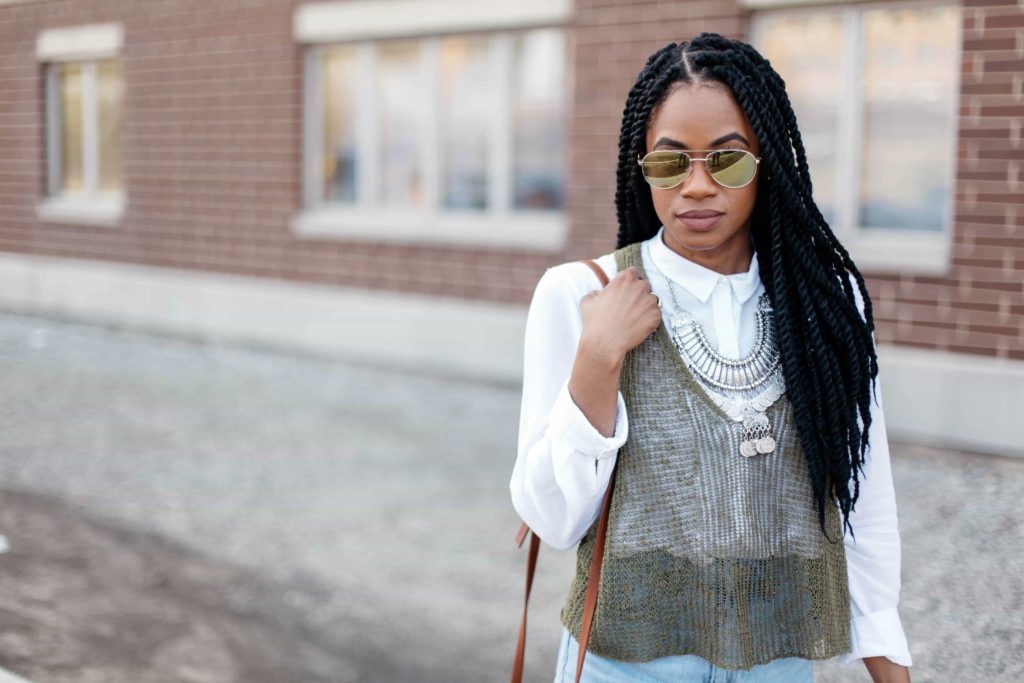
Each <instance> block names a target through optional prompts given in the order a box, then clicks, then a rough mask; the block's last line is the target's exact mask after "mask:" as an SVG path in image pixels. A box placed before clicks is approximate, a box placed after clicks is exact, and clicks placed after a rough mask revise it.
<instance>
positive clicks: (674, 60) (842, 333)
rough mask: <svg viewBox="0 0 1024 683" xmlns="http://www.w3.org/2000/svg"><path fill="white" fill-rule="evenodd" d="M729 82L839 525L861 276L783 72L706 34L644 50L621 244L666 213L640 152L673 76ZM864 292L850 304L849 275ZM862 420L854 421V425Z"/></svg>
mask: <svg viewBox="0 0 1024 683" xmlns="http://www.w3.org/2000/svg"><path fill="white" fill-rule="evenodd" d="M708 81H710V82H716V83H719V84H722V85H725V86H726V87H727V88H728V89H729V90H730V91H731V92H732V94H733V96H734V98H735V99H736V101H737V102H738V104H739V106H740V108H741V109H742V110H743V112H744V113H745V114H746V116H747V119H748V120H749V121H750V124H751V127H752V128H753V130H754V133H755V134H756V135H757V139H758V141H759V143H760V148H761V149H760V151H761V159H762V160H761V173H760V174H759V176H758V179H757V182H758V187H757V199H756V201H755V203H754V207H753V210H752V215H751V233H752V236H753V242H754V249H755V250H756V251H757V258H758V262H759V264H760V275H761V280H762V281H763V283H764V287H765V291H766V293H767V295H768V298H769V300H770V301H771V304H772V307H773V308H774V311H775V323H776V337H777V339H778V342H779V347H780V355H781V361H782V371H783V376H784V378H785V382H786V394H787V397H788V399H789V401H790V403H791V404H792V406H793V414H794V418H795V421H796V425H797V429H798V432H799V434H800V440H801V444H802V445H803V451H804V456H805V459H806V461H807V466H808V469H809V474H810V478H811V482H812V487H813V491H814V503H815V508H816V510H817V512H818V521H819V524H820V525H821V528H822V531H824V532H825V533H826V535H827V530H826V529H825V504H826V502H828V501H830V500H831V499H833V498H834V499H835V501H836V502H837V503H838V506H839V509H840V510H841V511H842V516H843V525H844V528H849V529H850V531H851V533H852V531H853V530H852V527H850V522H849V513H850V511H851V510H852V509H853V507H854V504H855V503H856V501H857V497H858V494H859V489H860V478H859V477H858V476H857V470H858V469H860V470H861V473H863V464H864V454H865V452H866V451H867V448H868V428H869V426H870V424H871V413H870V403H869V401H870V400H871V396H872V390H873V388H874V383H875V378H876V377H877V374H878V361H877V358H876V356H875V349H874V340H873V337H872V335H873V333H874V329H875V327H874V318H873V316H872V310H871V299H870V298H869V296H868V292H867V288H866V286H865V284H864V278H863V277H862V276H861V274H860V271H859V270H858V269H857V267H856V266H855V265H854V263H853V261H852V260H851V259H850V256H849V254H848V253H847V251H846V249H844V248H843V246H842V245H841V244H840V243H839V240H838V239H836V236H835V234H833V232H832V230H831V228H829V225H828V223H827V222H826V221H825V219H824V218H823V217H822V215H821V212H820V211H819V210H818V207H817V206H816V205H815V203H814V200H813V199H812V198H811V177H810V174H809V172H808V167H807V158H806V155H805V153H804V146H803V142H802V140H801V138H800V132H799V131H798V130H797V122H796V116H795V115H794V113H793V108H792V107H791V106H790V102H789V97H788V96H787V95H786V90H785V84H784V82H783V80H782V78H781V77H780V76H779V74H778V73H776V71H775V70H774V69H773V68H772V67H771V65H770V64H769V62H768V60H767V59H765V58H764V57H763V56H762V55H761V54H760V53H758V51H757V50H755V49H754V48H753V47H752V46H750V45H748V44H746V43H744V42H741V41H738V40H729V39H727V38H724V37H723V36H721V35H719V34H717V33H708V32H703V33H701V34H700V35H699V36H697V37H696V38H694V39H693V40H692V41H683V42H682V43H678V44H677V43H670V44H669V45H666V46H665V47H663V48H662V49H660V50H658V51H657V52H655V53H654V54H653V55H651V57H650V58H649V59H648V61H647V64H646V65H645V66H644V69H643V71H641V72H640V75H639V76H638V77H637V80H636V83H635V84H634V85H633V88H632V89H631V90H630V91H629V96H628V97H627V99H626V106H625V109H624V110H623V113H622V128H621V132H620V137H619V166H618V175H617V184H616V191H615V206H616V210H617V214H618V220H619V233H618V244H617V247H618V248H621V247H624V246H626V245H628V244H632V243H634V242H639V241H642V240H646V239H649V238H651V237H653V236H654V235H655V234H657V232H658V230H659V228H660V227H661V221H660V219H659V218H658V216H657V214H656V213H655V209H654V202H653V201H652V199H651V192H650V187H649V186H648V185H647V183H646V182H645V181H644V179H643V175H642V173H641V170H640V167H639V165H638V164H637V163H636V159H637V157H638V155H639V156H643V154H645V153H646V152H647V150H646V149H645V146H646V134H647V128H648V124H649V121H650V119H651V114H652V112H654V111H655V110H656V108H657V107H658V105H659V104H660V103H661V102H662V101H663V100H664V99H665V97H666V96H667V95H668V94H669V93H670V92H672V89H673V88H674V87H676V86H675V85H674V84H677V83H679V82H682V83H694V82H708ZM848 273H849V274H850V275H852V276H853V278H854V279H855V280H856V283H857V288H858V290H859V294H860V297H861V298H862V300H863V302H864V317H863V318H862V317H861V314H860V312H859V311H858V308H857V301H856V295H855V293H854V289H853V286H852V285H851V283H850V278H849V275H848ZM858 420H859V421H860V424H859V423H858Z"/></svg>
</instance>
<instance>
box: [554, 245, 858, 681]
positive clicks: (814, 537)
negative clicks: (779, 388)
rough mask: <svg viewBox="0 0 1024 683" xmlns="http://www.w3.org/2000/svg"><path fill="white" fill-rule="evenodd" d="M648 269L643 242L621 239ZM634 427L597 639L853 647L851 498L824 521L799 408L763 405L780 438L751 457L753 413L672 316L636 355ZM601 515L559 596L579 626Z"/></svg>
mask: <svg viewBox="0 0 1024 683" xmlns="http://www.w3.org/2000/svg"><path fill="white" fill-rule="evenodd" d="M615 259H616V264H617V266H618V269H619V271H622V270H624V269H625V268H628V267H630V266H638V267H639V268H640V269H641V271H643V263H642V258H641V256H640V243H634V244H632V245H629V246H626V247H623V248H622V249H619V250H617V251H616V252H615ZM619 388H620V390H621V391H622V394H623V398H624V399H625V403H626V407H627V411H628V414H629V420H630V430H629V431H630V433H629V437H628V439H627V441H626V443H625V444H624V445H623V447H622V448H621V449H620V451H619V454H618V459H617V464H616V467H617V471H616V475H615V477H616V478H615V488H614V490H613V493H612V501H611V509H610V513H609V519H608V531H607V537H606V539H605V555H604V563H603V566H602V570H601V585H600V592H599V596H598V601H597V608H596V612H595V614H594V621H593V626H592V628H591V633H590V641H589V644H588V650H589V651H590V652H593V653H595V654H597V655H599V656H602V657H607V658H611V659H616V660H621V661H628V662H641V661H649V660H651V659H655V658H658V657H665V656H669V655H679V654H694V655H699V656H701V657H703V658H705V659H707V660H708V661H710V662H712V663H713V664H716V665H717V666H720V667H723V668H728V669H749V668H750V667H752V666H754V665H755V664H762V663H765V662H768V661H771V660H773V659H777V658H781V657H804V658H808V659H826V658H829V657H833V656H836V655H839V654H842V653H845V652H849V651H850V598H849V591H848V586H847V576H846V555H845V550H844V546H843V543H842V527H841V524H840V516H839V510H838V508H837V507H836V506H835V505H834V504H830V505H828V506H827V509H826V516H825V521H826V528H827V529H828V530H829V536H830V537H831V538H832V539H833V541H829V540H828V538H826V537H825V535H824V534H823V533H822V530H821V528H820V526H819V524H818V518H817V514H816V512H815V509H814V504H813V496H812V491H811V482H810V478H809V474H808V471H807V465H806V463H805V461H804V458H803V450H802V447H801V443H800V439H799V434H798V432H797V428H796V424H795V422H794V420H793V410H792V406H791V405H790V403H789V401H788V400H787V398H786V396H785V394H783V396H781V397H780V398H779V399H778V400H776V401H775V402H774V403H773V404H772V405H771V406H769V407H768V409H767V410H766V411H765V414H766V415H767V417H768V419H769V422H770V424H771V433H772V434H773V435H774V437H775V440H776V447H775V450H774V451H773V452H771V453H764V454H758V455H756V456H754V457H751V458H745V457H743V456H742V455H740V453H739V446H740V442H741V440H742V439H743V434H742V431H743V430H742V425H741V424H739V423H737V422H736V421H734V420H732V419H731V418H730V417H729V416H728V415H726V414H725V413H724V412H722V410H721V409H720V408H719V407H718V406H717V405H716V404H715V403H714V402H713V400H712V399H711V397H710V396H708V395H707V394H706V393H705V392H704V390H703V389H702V387H701V386H700V385H699V384H698V383H697V380H696V379H695V378H694V377H693V376H692V375H691V374H690V372H689V370H688V369H687V368H686V365H685V364H684V361H683V359H682V358H681V357H680V356H679V353H678V351H677V350H676V348H675V346H674V345H673V343H672V340H671V338H670V337H669V334H668V330H667V329H666V327H665V325H664V323H663V324H662V325H661V326H660V327H659V328H658V329H657V331H656V332H655V333H654V334H652V335H651V336H650V337H648V338H647V339H646V340H644V341H643V342H642V343H641V344H640V345H639V346H637V347H636V348H635V349H633V350H632V351H630V352H629V353H628V354H627V355H626V358H625V362H624V364H623V368H622V374H621V377H620V384H619ZM596 531H597V522H596V521H595V522H594V524H593V525H592V526H591V528H590V530H589V531H588V532H587V533H586V535H585V536H584V537H583V539H582V540H581V542H580V544H579V546H578V549H577V558H576V576H575V578H574V580H573V582H572V585H571V587H570V589H569V594H568V597H567V598H566V601H565V604H564V605H563V607H562V610H561V619H562V623H563V624H564V625H565V626H566V628H568V629H569V631H570V632H571V633H572V634H573V636H574V637H575V638H576V639H577V641H578V640H579V637H580V623H581V621H582V612H583V599H584V595H585V593H586V580H587V574H588V573H589V570H590V559H591V556H592V554H593V546H594V537H595V535H596Z"/></svg>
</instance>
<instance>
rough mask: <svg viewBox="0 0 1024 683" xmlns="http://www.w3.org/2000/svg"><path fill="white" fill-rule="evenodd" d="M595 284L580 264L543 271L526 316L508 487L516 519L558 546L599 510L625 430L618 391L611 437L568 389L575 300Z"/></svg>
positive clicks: (576, 322) (576, 332)
mask: <svg viewBox="0 0 1024 683" xmlns="http://www.w3.org/2000/svg"><path fill="white" fill-rule="evenodd" d="M605 270H606V272H608V275H609V277H610V276H611V275H612V272H610V271H608V269H607V268H605ZM600 287H601V285H600V283H599V282H598V281H597V278H596V277H595V276H594V274H593V273H592V272H591V271H590V269H589V268H588V267H587V266H586V265H584V264H581V263H580V264H576V263H566V264H562V265H559V266H555V267H553V268H549V269H548V270H547V271H546V272H545V274H544V275H543V276H542V277H541V279H540V281H539V282H538V283H537V287H536V290H535V291H534V295H533V299H532V301H531V303H530V307H529V311H528V313H527V319H526V338H525V343H524V355H523V396H522V404H521V410H520V421H519V443H518V450H517V455H516V463H515V466H514V468H513V471H512V478H511V481H510V482H509V490H510V492H511V495H512V505H513V507H514V508H515V510H516V512H517V513H518V514H519V517H520V518H521V519H522V520H523V521H524V522H526V524H527V525H529V527H530V528H531V529H532V530H533V532H534V533H535V534H537V536H539V537H540V539H541V540H543V541H544V542H545V543H547V544H548V545H550V546H552V547H554V548H557V549H560V550H565V549H568V548H571V547H573V546H574V545H576V543H578V542H579V540H580V539H581V538H582V537H583V535H584V534H585V533H586V532H587V529H589V528H590V526H591V525H592V524H593V523H594V520H596V519H597V517H598V516H599V515H600V512H601V503H602V500H603V498H604V494H605V492H606V491H607V489H608V482H609V480H610V479H611V473H612V470H613V468H614V466H615V461H616V458H617V456H618V451H619V448H620V447H621V446H622V445H623V444H624V443H625V442H626V437H627V435H628V431H629V427H628V421H627V415H626V404H625V401H624V400H623V397H622V392H621V391H619V392H617V397H616V405H617V409H616V419H615V431H614V433H613V434H612V436H610V437H606V436H604V435H602V434H601V433H600V432H599V431H598V430H597V429H596V428H595V427H594V426H593V425H592V424H591V423H590V421H589V420H588V419H587V418H586V416H585V415H584V414H583V412H582V411H581V410H580V409H579V407H578V406H577V405H576V403H575V402H574V401H573V399H572V396H571V395H570V394H569V376H570V375H571V373H572V366H573V363H574V362H575V358H576V348H577V346H578V345H579V339H580V336H581V334H582V330H583V320H582V317H581V315H580V310H579V300H580V299H581V298H582V297H583V296H584V295H585V294H586V293H587V292H589V291H593V290H596V289H600Z"/></svg>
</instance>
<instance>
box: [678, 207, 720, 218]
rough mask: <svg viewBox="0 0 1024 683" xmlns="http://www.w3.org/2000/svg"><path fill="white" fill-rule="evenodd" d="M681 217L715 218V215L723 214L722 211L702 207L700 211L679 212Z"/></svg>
mask: <svg viewBox="0 0 1024 683" xmlns="http://www.w3.org/2000/svg"><path fill="white" fill-rule="evenodd" d="M676 215H677V216H679V217H680V218H714V217H715V216H721V215H722V212H721V211H712V210H711V209H700V210H699V211H697V210H695V211H687V212H685V213H677V214H676Z"/></svg>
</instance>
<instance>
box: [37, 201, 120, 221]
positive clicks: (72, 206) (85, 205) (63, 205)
mask: <svg viewBox="0 0 1024 683" xmlns="http://www.w3.org/2000/svg"><path fill="white" fill-rule="evenodd" d="M124 207H125V200H124V197H112V198H100V197H74V196H61V197H50V198H49V199H46V200H44V201H43V202H42V203H40V204H39V206H37V207H36V217H37V218H39V220H41V221H43V222H46V223H77V224H80V225H100V226H108V227H114V226H117V225H120V223H121V219H122V218H123V217H124Z"/></svg>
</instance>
